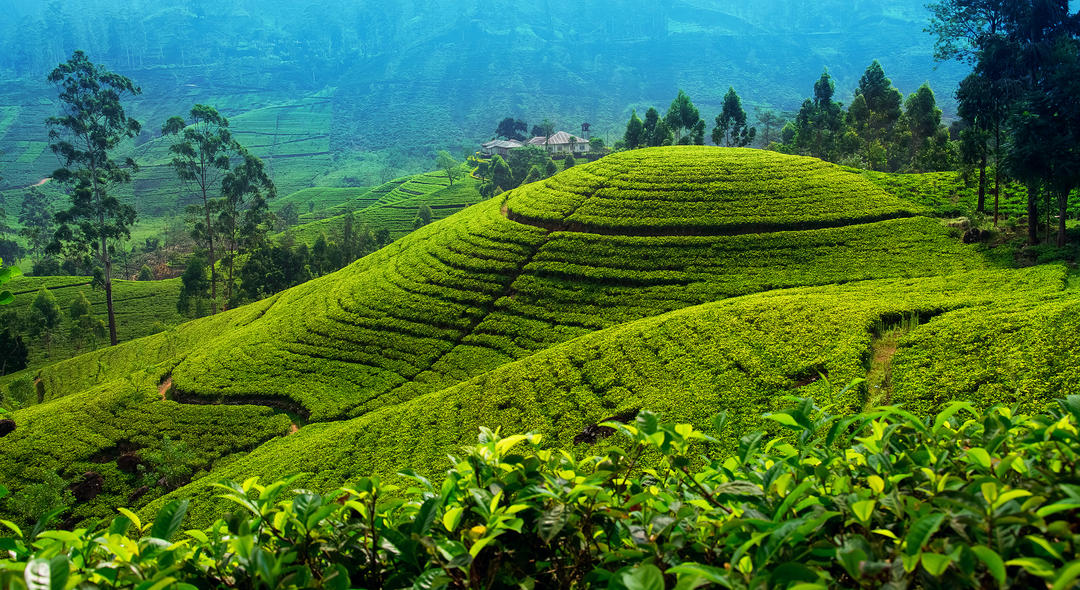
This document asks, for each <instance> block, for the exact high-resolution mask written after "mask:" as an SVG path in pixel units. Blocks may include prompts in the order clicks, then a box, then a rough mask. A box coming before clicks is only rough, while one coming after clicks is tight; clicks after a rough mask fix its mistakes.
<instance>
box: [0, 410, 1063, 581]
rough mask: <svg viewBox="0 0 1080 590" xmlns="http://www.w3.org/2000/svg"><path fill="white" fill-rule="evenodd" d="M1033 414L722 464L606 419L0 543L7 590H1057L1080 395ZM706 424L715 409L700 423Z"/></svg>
mask: <svg viewBox="0 0 1080 590" xmlns="http://www.w3.org/2000/svg"><path fill="white" fill-rule="evenodd" d="M1058 405H1059V406H1060V408H1059V409H1058V410H1056V411H1052V412H1049V413H1046V414H1042V415H1036V416H1022V415H1018V414H1016V413H1015V411H1012V410H1009V409H1007V408H1004V407H996V408H993V409H990V410H987V411H986V412H983V413H979V412H977V411H975V409H974V408H973V407H972V406H971V405H969V404H966V403H955V404H952V405H950V406H949V407H948V408H947V409H946V410H945V411H943V412H942V413H941V414H939V415H938V416H936V417H935V418H931V419H920V418H916V417H915V416H912V415H910V414H908V413H906V412H904V411H902V410H900V409H897V408H892V407H888V408H882V409H880V410H877V411H875V412H872V413H866V414H860V415H856V416H846V417H841V416H832V415H830V414H829V413H828V410H827V409H825V410H823V409H821V408H818V407H816V406H815V405H814V404H813V403H812V402H811V401H810V400H799V401H797V403H796V405H795V407H794V408H792V409H790V410H788V411H785V412H780V413H776V414H771V415H768V416H767V417H768V418H770V419H771V420H774V421H775V422H777V423H779V424H780V425H781V426H783V427H785V428H787V429H790V430H791V436H790V437H787V438H784V439H780V438H773V439H772V440H767V438H768V436H767V435H766V434H765V433H763V432H760V431H759V432H754V433H751V434H748V435H746V436H744V437H743V438H742V439H741V440H740V441H739V445H738V451H737V452H736V453H735V456H732V457H729V458H726V459H723V460H715V459H710V458H707V457H701V456H699V454H698V453H699V451H701V450H707V449H708V447H709V445H710V444H711V439H710V438H709V437H708V436H707V435H705V434H704V433H701V432H698V431H695V430H694V429H693V428H692V427H690V426H688V425H685V424H680V425H669V424H663V423H660V422H659V421H658V419H657V417H656V416H655V415H653V414H650V413H648V412H643V413H641V414H640V415H638V416H637V418H636V419H635V420H634V421H633V423H632V424H621V423H618V422H609V423H607V424H605V425H603V426H602V427H601V428H600V430H599V431H598V435H603V434H610V433H613V432H615V431H618V432H619V433H620V434H621V435H622V437H623V441H624V442H627V443H629V445H628V446H627V448H626V449H625V450H623V449H620V448H615V447H611V448H609V449H608V450H607V451H606V452H605V454H603V455H601V456H592V457H587V458H583V459H577V458H574V457H573V456H572V455H571V454H569V453H567V452H564V451H557V450H545V449H541V448H540V447H539V446H537V445H538V443H539V440H538V437H536V436H535V435H515V436H509V437H502V436H500V435H499V434H498V433H493V432H491V431H487V430H483V431H482V432H481V435H480V440H479V444H477V445H476V446H473V447H470V448H467V449H464V451H463V454H462V455H461V456H460V457H459V458H454V459H453V464H454V465H453V467H452V468H451V469H450V470H449V471H448V472H447V477H446V479H445V480H444V481H443V482H442V483H441V484H439V485H435V484H432V483H431V482H429V481H427V480H425V479H424V478H422V477H419V476H415V475H411V474H404V475H407V476H410V477H411V478H412V480H413V481H414V482H415V484H414V485H413V486H412V487H410V488H409V489H399V488H395V487H392V486H388V485H386V484H382V483H380V482H379V481H378V480H373V479H366V478H365V479H359V480H357V481H356V484H355V485H353V486H352V487H350V488H347V489H341V490H338V491H336V492H334V493H331V494H328V495H325V496H324V495H320V494H317V493H313V492H310V491H305V490H290V480H288V479H286V480H282V481H276V482H273V483H270V484H268V485H261V484H259V483H258V481H257V480H255V479H252V480H249V481H246V482H244V483H243V484H236V483H232V482H225V483H222V484H220V488H221V490H222V493H223V495H224V497H226V498H228V499H229V500H231V501H232V502H233V503H235V504H236V508H237V509H236V510H235V511H234V512H233V513H232V514H229V515H225V516H224V517H223V518H222V519H221V520H219V521H218V522H216V523H215V524H214V525H212V526H211V527H209V528H207V529H204V530H190V531H186V532H181V531H182V521H183V519H184V515H185V512H186V510H187V506H188V502H187V501H186V500H181V501H175V502H172V503H170V504H168V505H166V506H165V507H164V508H163V509H162V510H161V511H160V512H159V513H158V515H157V517H156V519H155V520H154V522H153V523H146V524H144V523H142V522H141V521H140V519H139V518H138V516H137V515H135V514H134V513H131V512H129V511H126V510H121V512H122V515H121V516H118V517H116V518H115V519H113V520H112V522H110V523H106V524H101V525H93V526H89V527H86V528H80V529H77V530H74V531H59V530H44V529H45V526H46V525H45V524H44V523H46V522H47V521H48V519H43V521H42V522H41V523H39V525H38V526H37V527H36V528H35V530H33V531H27V532H25V533H24V532H22V531H20V530H18V529H17V528H16V527H15V526H13V525H11V524H10V523H6V522H4V523H0V524H2V525H4V526H6V527H7V529H9V533H8V535H9V536H8V537H6V538H2V539H0V551H2V553H0V555H2V556H3V558H4V559H2V560H0V586H2V587H4V588H23V587H28V588H33V589H39V588H40V589H46V588H57V589H59V588H72V587H75V586H86V587H91V586H96V587H104V588H139V589H151V588H153V589H155V590H156V589H161V588H192V587H198V588H220V587H239V588H298V587H317V588H342V589H344V588H349V587H365V588H404V587H413V588H508V587H514V588H555V587H563V588H564V587H591V588H611V589H650V590H652V589H663V588H679V589H692V588H697V587H703V586H712V587H723V588H766V587H769V588H799V589H800V590H811V589H816V588H835V587H844V588H908V587H914V588H958V587H976V588H993V587H1007V586H1012V587H1024V588H1026V587H1036V586H1038V587H1051V588H1055V589H1056V588H1070V587H1073V585H1074V583H1075V581H1076V580H1077V578H1078V576H1080V560H1078V559H1077V556H1076V547H1077V543H1078V542H1080V532H1078V530H1077V528H1078V524H1077V523H1080V479H1078V472H1077V467H1078V451H1077V449H1080V436H1078V429H1077V426H1078V424H1080V396H1071V397H1069V398H1068V399H1066V400H1062V401H1059V402H1058ZM715 421H716V423H717V426H721V425H722V422H723V421H724V416H723V415H720V416H717V417H716V419H715Z"/></svg>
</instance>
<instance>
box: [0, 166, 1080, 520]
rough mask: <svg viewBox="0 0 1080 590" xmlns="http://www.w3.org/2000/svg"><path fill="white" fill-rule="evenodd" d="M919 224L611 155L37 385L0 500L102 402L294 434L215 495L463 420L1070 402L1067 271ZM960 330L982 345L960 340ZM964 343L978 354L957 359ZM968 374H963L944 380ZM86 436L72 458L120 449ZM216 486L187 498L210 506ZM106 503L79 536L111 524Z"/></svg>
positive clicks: (800, 169)
mask: <svg viewBox="0 0 1080 590" xmlns="http://www.w3.org/2000/svg"><path fill="white" fill-rule="evenodd" d="M657 171H660V172H662V173H657ZM762 179H768V180H767V181H763V180H762ZM455 186H457V184H455ZM923 210H924V209H922V208H921V207H920V206H917V205H914V204H912V203H910V202H907V201H905V200H903V199H899V198H896V197H894V196H891V195H890V194H888V193H886V192H884V191H882V190H881V189H879V188H877V187H876V186H875V185H873V184H871V183H869V182H868V181H866V179H865V178H864V177H863V176H861V175H859V174H853V173H851V172H848V171H845V170H843V169H841V168H838V167H836V166H832V165H829V164H824V163H821V162H819V161H816V160H810V159H807V158H799V157H792V156H782V155H777V154H771V153H765V152H755V151H753V150H733V149H723V148H699V147H669V148H654V149H649V150H640V151H635V152H628V153H621V154H616V155H613V156H610V157H607V158H604V159H602V160H599V161H597V162H594V163H591V164H587V165H582V166H579V167H575V168H573V169H571V170H570V171H567V172H564V173H562V174H559V175H556V176H554V177H552V178H550V179H548V180H545V181H542V182H537V183H535V184H532V185H528V186H525V187H522V188H520V189H517V190H514V191H510V192H509V193H505V194H504V195H501V196H500V197H496V198H495V199H492V200H488V201H485V202H483V203H480V204H477V205H473V206H471V207H469V208H467V209H465V210H464V211H461V212H459V213H456V214H454V215H452V216H450V217H448V218H446V219H443V220H441V221H438V222H435V223H432V224H431V225H429V226H426V227H424V228H421V229H420V230H418V231H415V232H412V233H410V234H409V235H408V236H406V237H404V238H403V239H400V240H398V241H397V242H395V243H393V244H391V245H390V246H388V247H386V248H384V249H382V250H380V251H379V252H376V253H374V254H371V255H369V256H367V257H365V258H363V259H361V260H359V261H357V262H355V263H354V264H352V265H351V266H349V267H347V268H345V269H343V270H341V271H339V272H337V273H334V274H331V275H327V276H325V277H322V278H319V279H316V280H314V281H310V282H308V283H305V284H303V285H300V286H298V287H295V288H293V289H290V290H287V291H284V292H282V293H279V294H277V295H275V296H274V297H271V298H269V299H267V300H264V301H261V302H258V303H256V304H252V305H250V306H246V307H243V308H239V309H236V310H232V311H230V312H228V313H225V314H221V315H219V316H216V317H213V318H204V319H202V320H198V321H195V322H191V323H188V324H184V325H182V326H179V327H177V328H175V329H172V330H169V331H168V332H167V333H163V334H158V335H154V336H151V337H148V338H145V339H142V340H138V341H134V342H131V343H128V344H125V345H121V346H119V347H114V348H111V349H109V350H105V351H98V352H95V353H92V354H88V355H83V356H80V357H76V358H74V359H71V360H69V361H65V362H64V363H59V364H57V365H54V366H50V367H45V368H44V369H42V370H41V377H42V379H41V385H40V395H41V397H42V399H43V400H45V401H46V402H47V406H48V408H49V412H48V414H43V413H42V412H43V410H37V409H34V408H31V410H34V411H31V410H22V411H19V412H16V413H15V414H14V420H15V422H16V424H17V425H18V429H17V431H16V433H18V434H17V435H9V436H8V437H4V438H0V457H3V459H0V484H2V485H8V486H9V487H13V488H15V489H18V488H19V487H23V486H26V485H28V484H30V483H31V482H33V481H35V479H34V477H35V476H34V475H33V474H28V473H27V472H25V470H23V469H22V467H20V466H21V465H22V464H23V463H25V462H26V461H28V460H30V457H33V456H35V455H34V453H37V452H39V451H40V449H37V446H36V445H38V444H47V443H46V442H44V441H48V440H51V439H50V437H55V436H58V434H57V433H60V432H74V433H82V432H83V431H89V429H92V428H93V424H87V423H84V422H80V421H79V420H78V416H79V415H80V414H79V411H78V408H79V407H81V406H84V405H87V404H90V405H94V404H96V402H95V401H94V400H95V399H96V398H97V397H98V396H99V395H101V392H113V393H115V392H116V391H118V390H119V391H128V392H130V393H128V394H125V395H120V396H119V397H113V398H108V397H106V398H103V399H114V400H117V401H115V402H108V403H110V404H112V403H115V404H121V403H122V404H123V405H124V407H125V408H131V409H132V410H133V411H150V410H149V409H145V407H144V404H150V405H153V406H156V405H157V404H162V403H165V404H170V406H169V407H179V408H195V407H198V408H200V411H206V412H211V413H212V412H213V410H214V407H217V406H214V407H211V408H206V407H204V404H215V405H220V404H225V405H238V406H241V407H242V406H244V405H250V404H255V405H260V406H266V408H263V410H265V411H266V412H268V414H265V415H263V414H260V415H258V416H247V417H244V420H246V421H248V422H249V423H251V424H252V425H253V426H252V427H251V428H252V433H263V434H262V435H259V436H273V435H274V433H275V432H276V433H281V430H276V431H275V429H281V428H283V427H287V426H288V425H289V423H290V422H291V423H293V424H294V425H295V426H296V427H298V432H296V433H295V434H292V435H290V436H288V437H286V438H285V439H284V440H281V441H279V442H274V443H271V444H269V445H266V446H260V447H259V449H258V450H257V451H255V452H254V453H253V454H251V455H250V456H248V457H241V456H240V455H237V456H236V457H235V458H233V459H231V460H230V461H229V462H228V465H225V464H219V463H216V462H213V461H212V460H210V459H208V460H205V461H203V462H202V463H200V464H198V465H195V466H194V467H197V468H208V469H210V470H211V471H210V473H211V475H209V476H208V477H209V478H210V479H212V478H216V477H219V476H222V475H225V476H229V477H238V476H239V474H242V473H247V474H249V475H263V476H271V475H275V474H280V473H284V472H288V471H295V470H305V471H318V472H319V473H320V475H319V476H317V477H315V478H313V479H312V480H311V484H312V485H313V486H318V487H327V486H332V485H336V484H338V483H341V482H342V481H344V479H347V478H350V477H353V476H356V475H359V474H361V473H363V474H367V473H377V474H382V475H392V474H393V473H395V471H396V470H398V469H401V468H403V467H411V468H414V469H417V470H421V471H423V470H425V469H428V468H429V467H430V466H432V465H434V464H436V463H437V461H435V460H434V459H433V458H440V460H441V457H442V456H443V455H445V453H447V452H452V451H453V449H454V448H455V446H456V445H458V444H459V443H461V442H464V441H468V440H471V439H472V438H473V437H474V431H475V428H476V426H477V425H479V424H486V425H491V426H500V425H501V426H504V427H506V428H512V429H515V430H528V429H539V430H542V431H544V432H545V433H546V434H548V435H549V436H548V440H549V441H551V444H555V445H560V446H568V445H570V444H572V443H573V441H574V438H575V437H576V436H577V435H578V434H580V433H582V432H584V431H585V430H587V427H588V426H589V425H591V424H595V423H596V421H598V420H600V419H603V418H605V417H609V416H612V415H616V414H617V413H621V412H624V411H629V410H633V409H635V408H639V407H645V405H647V406H648V407H649V408H650V409H654V410H657V411H662V412H665V413H672V414H674V417H676V418H678V419H680V420H690V421H695V422H697V423H700V421H701V420H702V419H703V418H704V417H705V416H708V415H710V414H712V413H714V412H715V411H717V410H718V409H722V408H726V409H728V410H729V411H730V412H732V414H733V416H734V417H735V418H736V419H735V420H734V421H733V424H745V421H746V420H754V419H756V417H757V416H758V415H759V413H760V412H761V411H762V410H763V409H768V408H770V407H773V406H772V404H773V403H774V401H775V400H776V399H779V397H780V396H782V395H785V394H786V393H789V392H792V391H795V390H797V389H800V390H801V391H804V392H806V393H808V394H810V395H814V396H828V395H830V391H831V390H830V389H829V388H828V386H826V385H825V384H824V383H821V382H814V380H815V377H816V376H817V375H818V373H822V374H826V375H828V376H829V378H830V380H831V381H832V382H834V383H843V382H846V381H848V380H849V379H852V378H856V377H863V376H865V375H867V373H868V370H878V371H879V372H880V373H882V374H886V375H891V379H886V380H885V381H886V382H888V384H889V388H888V390H889V391H890V392H891V393H890V394H889V395H891V396H892V399H895V400H903V401H904V402H905V403H909V404H912V405H913V406H918V407H920V408H925V409H926V410H927V411H932V410H933V409H934V408H936V407H937V406H938V405H940V403H941V402H942V401H943V400H947V399H953V398H965V399H975V400H980V399H982V398H981V397H980V396H984V395H986V396H988V397H987V398H986V399H993V400H1000V401H1010V400H1011V401H1023V402H1024V403H1029V404H1036V405H1037V404H1039V403H1042V400H1044V399H1047V396H1053V395H1057V394H1061V393H1063V392H1065V393H1068V391H1064V390H1066V389H1068V388H1069V387H1073V386H1074V385H1075V383H1076V381H1077V379H1076V377H1075V375H1076V371H1077V364H1078V363H1077V359H1075V358H1072V356H1071V355H1070V354H1069V351H1070V350H1072V348H1069V346H1072V344H1071V342H1072V340H1070V338H1073V339H1074V338H1075V333H1076V331H1075V330H1074V329H1073V327H1074V326H1075V321H1076V317H1078V316H1077V314H1076V313H1075V312H1076V310H1077V300H1076V296H1077V293H1076V291H1075V290H1068V291H1064V290H1062V287H1063V285H1064V283H1065V280H1064V279H1065V274H1064V269H1062V268H1058V267H1039V268H1035V269H1031V270H1026V271H1006V270H1002V269H996V268H993V267H992V265H991V263H990V262H988V261H987V260H986V259H985V258H983V256H982V255H981V254H979V250H978V249H976V248H974V247H972V246H966V245H964V244H962V243H961V242H960V240H959V239H958V238H957V237H955V236H954V235H951V234H950V232H949V231H948V228H947V227H945V226H944V225H943V224H942V223H941V222H940V221H938V220H936V219H932V218H928V217H924V216H922V215H921V213H922V211H923ZM732 212H738V214H737V215H735V214H732ZM583 230H588V231H583ZM751 232H757V233H751ZM786 289H792V290H786ZM665 314H666V315H665ZM964 314H967V315H964ZM905 318H906V320H905V321H903V322H902V321H901V320H904V319H905ZM953 318H962V319H953ZM979 318H994V319H993V320H989V319H987V320H979ZM965 322H967V323H973V325H979V326H982V327H981V328H980V329H979V330H980V331H978V332H973V333H970V334H968V333H963V332H962V328H960V326H962V325H964V323H965ZM980 322H981V323H980ZM892 324H903V325H904V326H907V327H906V328H905V330H906V331H905V332H904V333H903V335H901V336H899V337H898V344H897V346H896V347H895V351H896V352H895V356H893V354H892V353H890V354H887V355H880V354H879V350H880V349H882V348H883V347H881V346H879V340H878V339H877V336H878V335H880V334H882V333H884V331H885V329H886V328H887V327H889V326H891V325H892ZM913 324H914V329H912V325H913ZM958 329H960V330H961V332H960V333H961V334H962V336H963V338H967V339H968V341H969V345H968V346H966V347H964V348H958V349H953V348H950V347H949V346H947V345H946V343H947V342H950V341H952V340H955V339H956V338H957V337H958V336H957V330H958ZM909 342H911V343H914V342H919V343H920V344H919V346H918V347H912V346H909V345H908V344H907V343H909ZM1021 347H1022V348H1024V349H1025V350H1026V351H1028V352H1025V354H1024V355H1019V354H1015V353H1014V352H1013V351H1015V350H1018V348H1021ZM923 350H934V351H935V352H934V353H933V354H931V355H922V356H920V355H921V351H923ZM1063 351H1064V353H1063ZM879 356H884V361H882V360H881V359H879V358H878V357H879ZM882 362H884V363H885V364H886V365H887V366H885V367H884V368H883V367H881V366H878V365H880V364H881V363H882ZM1040 362H1041V363H1043V365H1044V366H1045V367H1046V368H1045V369H1041V370H1039V371H1029V370H1027V369H1025V367H1032V366H1035V365H1036V364H1037V363H1040ZM1010 363H1011V364H1010ZM995 365H996V366H997V367H999V368H1001V369H1002V370H1001V371H997V372H994V371H993V367H994V366H995ZM968 366H970V367H973V369H972V372H973V373H974V374H976V375H978V376H977V377H976V378H973V379H957V378H955V376H954V375H953V374H952V371H963V370H966V369H963V368H962V367H968ZM875 367H876V368H875ZM958 367H959V368H958ZM978 367H982V368H978ZM1007 368H1015V369H1016V370H1017V371H1018V375H1017V376H1013V375H1012V374H1011V373H1009V372H1007V371H1006V370H1005V369H1007ZM88 390H92V391H94V392H99V393H86V392H87V391H88ZM155 391H156V392H157V395H159V396H160V395H164V396H165V398H166V400H165V401H162V400H161V398H160V397H158V398H157V399H154V393H153V392H155ZM1015 391H1020V392H1024V395H1023V396H1021V397H1018V396H1016V395H1014V394H1013V393H1012V392H1015ZM1070 391H1071V390H1070ZM137 392H142V393H137ZM117 395H119V394H117ZM140 396H141V397H140ZM835 401H836V402H838V403H840V404H841V406H842V407H844V408H847V409H852V410H853V409H858V408H861V407H862V406H864V405H868V404H869V405H873V404H875V403H884V402H887V401H889V399H882V398H881V396H880V394H879V393H877V392H875V391H871V390H869V389H857V390H852V391H850V392H849V394H848V395H847V396H846V397H844V398H842V399H837V400H835ZM103 403H105V402H103ZM174 404H175V405H174ZM217 409H220V410H222V411H223V412H224V411H226V410H227V408H224V407H217ZM155 410H156V408H155ZM229 411H231V410H229ZM45 415H56V416H63V418H58V419H56V420H45V419H44V416H45ZM110 415H111V416H112V418H110V420H118V421H120V422H121V423H122V422H123V420H125V419H127V418H125V416H127V414H123V413H122V412H118V411H110ZM178 415H179V414H178ZM238 419H239V418H238ZM264 420H265V421H269V422H266V423H264V422H263V421H264ZM237 424H240V422H238V423H237ZM237 427H239V428H247V427H246V426H237ZM200 428H201V427H199V428H195V429H194V430H193V434H192V436H196V435H197V433H198V432H202V431H201V430H200ZM50 433H51V434H50ZM12 436H15V438H12ZM139 436H144V435H141V434H140V435H139ZM252 436H255V434H252ZM77 438H78V439H79V440H85V441H87V442H85V443H84V444H85V445H86V448H85V449H84V451H85V453H87V454H89V455H93V454H94V453H99V452H102V451H103V450H104V449H106V448H109V446H115V445H116V444H117V443H116V441H115V440H110V439H99V438H95V437H93V436H88V435H83V434H78V435H77ZM264 440H265V439H264ZM15 441H18V445H17V446H15V445H16V442H15ZM35 441H42V442H40V443H39V442H35ZM156 444H157V445H158V446H160V444H161V443H160V442H158V443H156ZM233 444H234V447H233V448H239V447H242V446H244V445H247V444H250V439H244V440H243V441H239V440H237V441H235V442H234V443H233ZM151 448H152V447H151ZM200 448H201V447H200ZM45 455H47V454H42V456H45ZM80 456H82V455H80ZM42 467H44V468H46V469H56V470H59V471H60V472H61V475H63V476H64V477H68V478H77V477H81V473H82V472H79V471H78V469H83V468H84V467H83V464H80V463H70V462H65V461H63V459H62V458H61V457H56V456H53V457H52V458H50V459H47V460H45V461H43V463H42ZM39 477H40V476H39ZM210 479H204V480H200V481H199V482H197V483H196V484H195V486H196V487H195V488H192V489H191V490H188V491H189V492H194V491H199V493H200V494H201V493H204V492H205V491H206V489H207V488H206V487H205V486H206V483H207V482H208V481H210ZM110 485H114V486H116V488H115V489H117V490H119V489H122V488H123V487H124V486H131V485H134V484H133V483H131V482H130V481H129V480H124V479H118V480H115V481H113V482H111V483H110ZM163 492H164V490H157V491H156V492H155V494H154V495H160V494H161V493H163ZM184 493H187V492H184ZM115 497H117V496H116V495H113V496H108V497H105V499H103V500H101V501H97V500H90V501H87V502H86V503H84V504H80V508H79V514H82V515H88V514H96V513H102V512H107V511H108V510H109V509H110V508H109V506H110V505H109V501H111V499H112V498H115ZM148 498H149V497H148Z"/></svg>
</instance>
